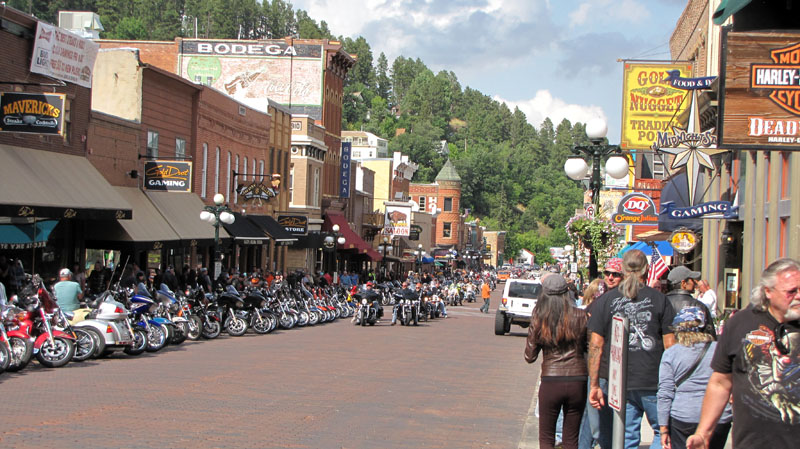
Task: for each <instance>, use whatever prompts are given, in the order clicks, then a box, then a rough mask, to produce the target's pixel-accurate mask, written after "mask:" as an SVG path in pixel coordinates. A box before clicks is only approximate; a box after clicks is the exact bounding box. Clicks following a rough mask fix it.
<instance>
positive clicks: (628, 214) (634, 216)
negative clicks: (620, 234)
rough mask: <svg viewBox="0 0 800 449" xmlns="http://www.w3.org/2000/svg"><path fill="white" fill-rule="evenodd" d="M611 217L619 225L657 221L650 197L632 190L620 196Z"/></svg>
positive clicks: (654, 206) (651, 223) (654, 222)
mask: <svg viewBox="0 0 800 449" xmlns="http://www.w3.org/2000/svg"><path fill="white" fill-rule="evenodd" d="M612 219H613V220H614V223H617V224H620V225H633V226H641V225H653V224H657V223H658V214H657V213H656V205H655V203H653V199H652V198H650V197H649V196H647V195H645V194H644V193H638V192H633V193H629V194H627V195H625V196H623V197H622V199H621V200H620V201H619V204H618V205H617V213H615V214H614V216H613V217H612Z"/></svg>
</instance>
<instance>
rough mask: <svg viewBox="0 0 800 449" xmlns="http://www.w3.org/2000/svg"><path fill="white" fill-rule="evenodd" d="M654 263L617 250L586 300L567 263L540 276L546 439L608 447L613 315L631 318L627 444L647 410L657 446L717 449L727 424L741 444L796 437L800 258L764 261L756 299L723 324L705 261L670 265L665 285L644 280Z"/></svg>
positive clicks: (529, 353) (636, 439) (537, 342)
mask: <svg viewBox="0 0 800 449" xmlns="http://www.w3.org/2000/svg"><path fill="white" fill-rule="evenodd" d="M647 270H648V261H647V258H646V256H645V254H644V253H642V252H641V251H638V250H631V251H628V252H627V253H625V255H624V257H623V258H622V259H619V258H613V259H611V260H609V261H608V262H607V263H606V264H605V267H604V271H603V277H602V279H595V280H593V281H592V282H590V283H589V284H588V286H587V287H586V288H585V289H584V291H583V295H582V298H581V301H580V303H578V302H576V301H575V299H574V298H573V295H572V293H571V291H570V287H569V282H568V280H567V279H565V278H564V277H563V276H561V275H560V274H555V273H547V274H546V275H545V276H544V277H543V278H542V287H543V288H542V294H541V296H540V298H539V300H538V301H537V304H536V307H535V308H534V310H533V312H532V317H531V323H532V324H531V326H530V328H529V332H528V338H527V343H526V347H525V354H524V355H525V360H526V361H528V362H529V363H533V362H534V361H536V360H537V359H538V358H539V355H540V354H541V357H542V367H541V387H540V389H539V409H538V410H539V447H540V448H542V449H547V448H553V447H555V446H556V442H557V440H560V441H561V443H560V444H562V445H563V446H562V447H563V448H565V449H578V448H580V449H593V448H595V447H596V446H598V445H599V447H600V448H602V449H610V448H611V444H612V434H613V410H612V409H611V408H610V407H609V405H608V388H609V386H608V385H609V384H608V373H609V354H610V341H611V328H612V326H611V323H612V317H614V316H615V315H621V316H624V317H626V318H627V319H628V323H629V324H628V353H627V367H626V368H625V372H624V375H625V379H626V403H625V404H624V411H625V426H624V435H623V438H624V447H625V448H626V449H634V448H638V447H639V444H640V435H641V426H642V418H643V416H646V417H647V421H648V423H649V424H650V425H651V426H652V428H653V434H654V436H655V438H654V441H653V442H652V444H651V445H650V447H651V449H657V448H664V449H683V448H689V449H701V448H711V449H722V448H723V447H724V446H725V444H726V442H727V439H728V434H729V432H730V429H731V427H733V445H734V447H762V446H763V447H780V448H789V447H796V444H797V443H796V439H797V438H796V437H797V435H798V433H797V432H798V429H800V427H798V426H800V323H798V319H800V263H799V262H798V261H796V260H793V259H780V260H778V261H776V262H774V263H772V264H771V265H769V267H767V269H766V270H764V272H763V273H762V277H761V281H760V282H759V284H758V285H757V286H756V288H754V289H753V291H752V293H751V296H750V304H749V305H748V306H747V308H745V309H743V310H742V311H739V312H738V313H736V314H735V315H733V316H732V317H731V318H730V319H729V320H727V322H726V323H725V326H724V332H720V333H719V334H718V330H717V328H716V326H715V323H714V319H715V317H716V316H718V310H717V304H716V296H715V295H714V294H713V290H711V289H710V287H709V285H708V283H707V282H704V281H702V280H701V279H700V273H699V272H696V271H692V270H691V269H689V268H687V267H685V266H678V267H675V268H673V269H672V270H671V271H670V273H669V275H668V276H667V280H668V282H669V287H670V290H669V292H667V293H666V294H664V293H662V292H661V291H660V290H658V289H655V288H652V287H651V286H648V285H646V276H647ZM720 330H721V329H720ZM545 385H546V387H545ZM734 416H735V417H736V423H735V425H733V426H732V424H733V417H734ZM558 427H561V429H560V430H557V428H558ZM558 434H560V438H559V437H558V436H557V435H558Z"/></svg>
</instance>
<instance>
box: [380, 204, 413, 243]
mask: <svg viewBox="0 0 800 449" xmlns="http://www.w3.org/2000/svg"><path fill="white" fill-rule="evenodd" d="M385 223H386V224H385V225H384V228H383V233H384V234H386V235H391V236H397V235H399V236H403V237H408V236H409V235H410V234H411V206H390V205H388V204H387V205H386V217H385Z"/></svg>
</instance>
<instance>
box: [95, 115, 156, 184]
mask: <svg viewBox="0 0 800 449" xmlns="http://www.w3.org/2000/svg"><path fill="white" fill-rule="evenodd" d="M140 139H141V124H139V123H136V122H132V121H129V120H123V119H120V118H118V117H114V116H113V115H108V114H103V113H102V112H98V111H92V114H91V120H90V121H89V132H88V139H87V142H86V145H87V148H88V151H87V156H86V157H87V158H88V159H89V162H91V163H92V165H94V166H95V167H96V168H97V170H98V171H100V173H102V174H103V176H104V177H105V178H106V180H107V181H108V182H109V183H110V184H111V185H114V186H125V187H136V186H138V185H139V182H141V178H138V179H134V178H131V177H130V176H129V173H130V172H131V171H132V170H138V171H139V173H140V175H141V174H142V169H141V167H140V166H139V160H138V158H137V157H136V155H137V154H139V150H140V148H143V146H142V145H141V140H140Z"/></svg>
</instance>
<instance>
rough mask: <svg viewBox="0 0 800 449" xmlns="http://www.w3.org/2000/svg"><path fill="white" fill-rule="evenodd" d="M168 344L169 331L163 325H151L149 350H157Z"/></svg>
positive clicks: (148, 339)
mask: <svg viewBox="0 0 800 449" xmlns="http://www.w3.org/2000/svg"><path fill="white" fill-rule="evenodd" d="M166 345H167V331H166V330H164V328H163V327H162V326H150V330H149V332H148V333H147V348H146V351H147V352H157V351H160V350H161V348H163V347H164V346H166Z"/></svg>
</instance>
